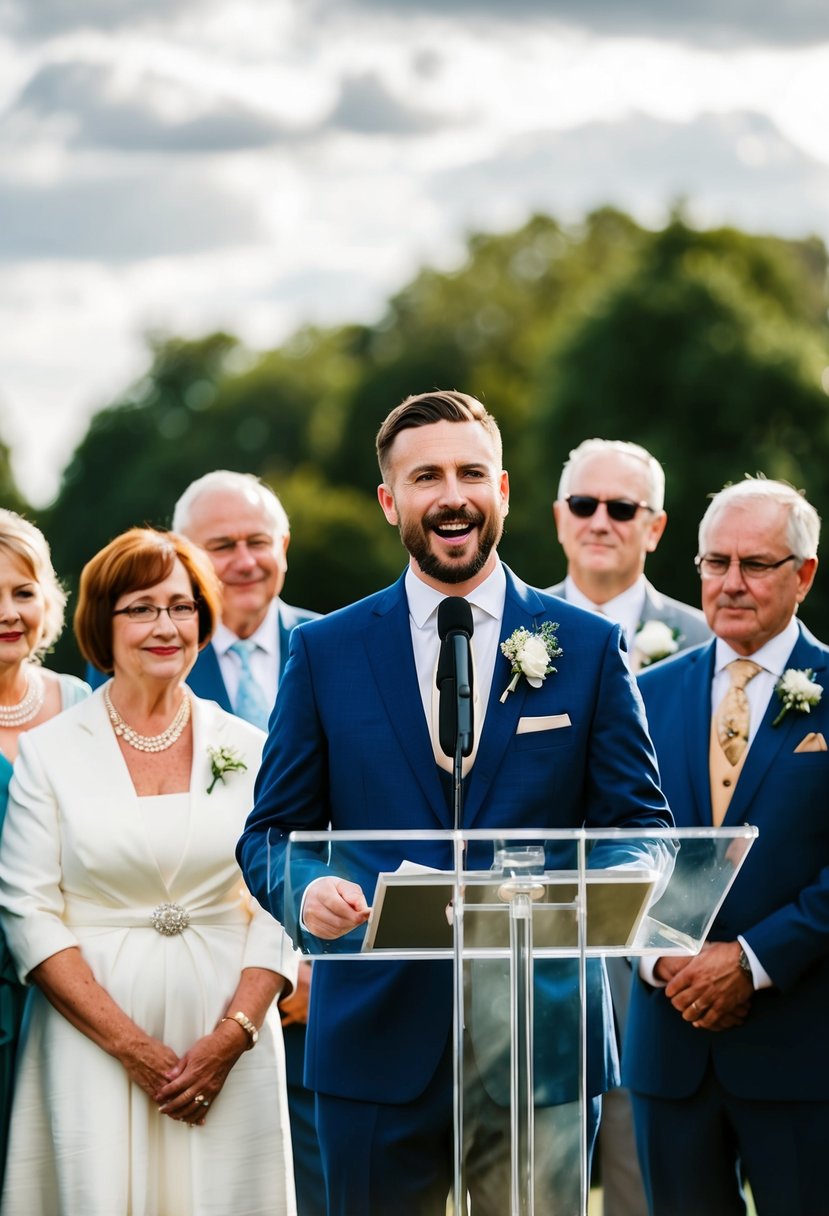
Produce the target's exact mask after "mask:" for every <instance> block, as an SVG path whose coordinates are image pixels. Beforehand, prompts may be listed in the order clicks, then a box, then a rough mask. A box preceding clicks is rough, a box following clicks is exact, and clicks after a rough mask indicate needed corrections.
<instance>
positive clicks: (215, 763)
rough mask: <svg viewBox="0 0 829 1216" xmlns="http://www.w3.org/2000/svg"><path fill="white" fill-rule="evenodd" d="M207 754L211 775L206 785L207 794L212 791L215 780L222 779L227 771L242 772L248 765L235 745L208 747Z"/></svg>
mask: <svg viewBox="0 0 829 1216" xmlns="http://www.w3.org/2000/svg"><path fill="white" fill-rule="evenodd" d="M207 754H208V756H209V757H210V773H211V776H212V777H213V780H212V781H211V782H210V785H208V787H207V792H208V794H212V793H213V786H214V785H215V784H216V782H217V781H222V782H223V781H224V779H225V775H226V774H227V773H238V772H244V771H246V769H247V767H248V766H247V765H246V764H245V762H244V760H243V759H242V757H241V756H240V755H239V754H238V752H237V751H236V748H235V747H208V749H207Z"/></svg>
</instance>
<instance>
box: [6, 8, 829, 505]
mask: <svg viewBox="0 0 829 1216" xmlns="http://www.w3.org/2000/svg"><path fill="white" fill-rule="evenodd" d="M620 14H622V17H620ZM827 37H829V8H827V7H826V6H825V5H824V4H823V2H822V0H821V3H820V4H817V3H811V2H809V3H807V2H806V0H795V2H793V3H788V4H786V5H772V3H771V0H751V2H750V0H719V2H718V3H717V2H715V0H700V3H699V4H696V5H690V6H689V5H685V6H676V5H673V6H671V5H666V4H664V3H663V0H647V2H646V0H639V2H638V3H634V4H632V5H619V4H618V3H617V2H616V0H550V2H548V0H514V3H511V4H509V5H507V4H504V3H502V0H497V2H496V0H0V119H2V121H0V211H2V215H3V223H2V225H0V260H2V262H3V274H2V275H0V325H1V326H2V332H3V333H4V335H5V338H4V351H3V360H2V363H0V409H3V410H4V411H5V418H6V419H7V421H5V420H4V418H3V417H2V416H0V432H2V434H3V436H4V437H8V438H9V439H11V440H12V441H13V443H14V448H15V461H16V467H17V468H18V470H19V471H20V475H21V478H22V479H23V482H24V487H25V489H26V490H27V491H28V492H29V493H31V494H33V495H34V496H35V498H36V499H40V500H42V499H43V498H45V497H46V496H48V495H49V494H51V493H52V492H53V491H54V489H55V486H56V483H57V476H58V473H59V470H60V467H61V466H62V465H63V464H64V463H65V461H66V459H67V458H68V455H69V450H68V445H70V444H71V443H74V442H75V441H76V439H77V438H78V437H79V436H80V434H81V433H82V431H83V429H84V427H85V423H86V419H87V417H88V414H89V411H90V410H91V409H93V408H95V407H99V406H100V405H102V404H104V403H105V402H106V401H107V400H109V399H110V398H111V397H112V396H113V395H114V394H115V393H117V392H118V391H119V390H121V389H123V388H125V387H126V385H127V384H128V383H129V382H130V381H131V380H132V379H133V378H134V376H136V375H138V374H139V373H140V371H141V370H143V367H144V366H145V363H146V354H145V348H144V344H143V339H142V334H143V332H144V331H146V330H148V329H156V328H162V329H168V330H169V331H171V332H181V333H185V334H198V333H200V332H205V331H207V330H209V329H212V328H224V329H228V330H230V331H232V332H235V333H238V334H239V336H240V337H241V338H242V339H243V340H245V341H247V342H249V343H252V344H254V345H257V346H268V345H273V344H275V343H278V342H279V341H281V340H282V339H283V338H285V337H286V336H287V335H288V334H290V333H291V332H292V331H294V330H295V329H296V328H298V327H299V326H300V325H301V324H302V323H303V322H305V321H306V320H313V321H316V322H318V323H322V324H329V323H337V322H339V321H350V320H373V319H375V318H376V317H377V316H378V315H379V314H380V312H381V310H382V307H383V303H384V300H385V299H386V298H387V296H388V295H389V294H390V293H391V292H393V291H394V290H396V289H398V288H399V287H400V286H401V285H402V284H403V283H405V281H406V280H407V279H408V278H409V277H410V276H411V275H412V274H414V273H415V272H416V270H417V269H418V267H419V266H420V265H421V264H422V263H423V262H429V263H431V264H437V265H448V264H450V263H451V261H452V259H453V258H456V257H458V256H459V252H460V250H461V248H462V242H463V237H464V234H465V233H466V232H468V231H469V230H470V229H472V228H474V227H486V228H489V227H492V228H497V229H503V228H508V227H511V226H514V225H517V224H520V223H521V222H523V220H524V219H525V218H526V217H527V216H528V215H529V214H530V213H531V211H533V210H538V209H543V210H549V211H551V212H552V213H554V214H556V215H558V216H559V217H561V218H578V217H580V216H581V215H582V214H583V213H584V211H585V210H586V209H588V208H590V207H594V206H597V205H601V204H604V203H615V204H616V205H617V206H620V207H623V208H628V209H630V210H631V211H632V212H633V213H634V214H635V215H636V216H637V218H639V219H640V220H641V221H643V222H650V223H654V224H656V223H660V222H661V221H662V220H663V219H664V218H665V216H666V214H667V211H668V208H669V207H670V206H671V204H672V203H673V202H674V201H675V200H676V198H677V197H678V196H680V195H687V196H688V197H689V198H690V200H691V204H690V205H691V214H692V215H694V216H696V217H698V218H699V219H701V220H704V221H705V222H710V223H720V222H731V223H736V224H741V225H744V226H745V227H747V228H750V229H754V230H758V229H762V230H765V231H773V232H778V233H780V234H781V235H806V234H807V233H809V232H811V231H816V232H818V233H819V234H822V235H823V236H824V237H827V236H829V187H828V186H827V173H829V125H827V124H826V123H825V121H824V112H825V81H826V80H827V79H828V78H829V42H827ZM6 432H8V433H7V434H6Z"/></svg>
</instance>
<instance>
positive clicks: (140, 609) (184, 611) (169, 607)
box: [112, 600, 199, 625]
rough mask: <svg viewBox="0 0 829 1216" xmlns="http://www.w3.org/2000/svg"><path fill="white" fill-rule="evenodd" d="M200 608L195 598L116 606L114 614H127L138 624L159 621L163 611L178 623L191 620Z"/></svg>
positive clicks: (126, 615)
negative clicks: (167, 602) (122, 606)
mask: <svg viewBox="0 0 829 1216" xmlns="http://www.w3.org/2000/svg"><path fill="white" fill-rule="evenodd" d="M198 610H199V606H198V604H196V603H194V601H193V600H179V601H178V603H177V604H166V605H164V607H162V606H161V605H160V604H130V606H129V608H116V609H115V610H114V612H113V613H112V615H113V616H125V617H126V618H127V620H129V621H133V622H134V623H135V624H137V625H149V624H150V622H151V621H157V620H158V618H159V617H160V616H161V614H162V612H166V613H167V615H168V617H169V618H170V620H171V621H172V622H173V623H174V624H175V625H178V624H180V623H181V622H182V621H191V620H192V619H193V617H194V616H195V615H196V613H197V612H198Z"/></svg>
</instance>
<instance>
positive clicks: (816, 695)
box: [772, 667, 823, 726]
mask: <svg viewBox="0 0 829 1216" xmlns="http://www.w3.org/2000/svg"><path fill="white" fill-rule="evenodd" d="M814 674H815V673H814V671H813V670H812V668H811V667H807V668H805V670H803V671H798V669H797V668H796V667H787V668H786V670H785V671H784V672H783V674H782V676H781V677H780V679H779V680H778V681H777V684H776V685H775V687H774V691H775V692H776V693H777V695H778V697H779V698H780V700H781V701H782V703H783V704H782V708H781V710H780V713H779V714H778V715H777V717H776V718H775V719H774V721H773V722H772V726H777V725H778V724H779V723H780V722H782V721H783V719H784V718H785V716H786V714H787V713H788V712H789V710H790V709H796V710H797V712H798V713H800V714H808V713H810V712H811V709H812V706H813V705H817V704H818V702H819V701H820V699H821V697H822V696H823V689H822V687H821V686H820V684H816V683H815V681H814V680H813V679H812V676H813V675H814Z"/></svg>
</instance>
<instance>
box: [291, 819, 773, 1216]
mask: <svg viewBox="0 0 829 1216" xmlns="http://www.w3.org/2000/svg"><path fill="white" fill-rule="evenodd" d="M756 835H757V832H756V829H755V828H752V827H749V826H743V827H739V828H697V829H687V828H686V829H676V828H675V829H667V828H665V829H649V830H640V831H635V832H628V831H623V830H620V829H594V830H590V829H580V830H573V831H541V830H524V831H517V830H516V831H506V830H505V831H498V832H489V831H474V830H471V831H459V832H453V831H440V832H422V831H411V832H406V831H394V832H384V833H378V832H365V831H332V832H294V833H291V835H290V836H289V837H288V838H287V839H285V838H284V837H280V836H277V835H275V834H274V835H273V837H272V838H271V839H270V840H269V876H270V884H271V888H272V889H276V888H280V891H279V894H280V897H281V904H282V907H283V909H284V912H283V920H284V923H285V928H286V929H287V931H288V933H289V934H290V936H291V937H292V939H293V940H294V942H295V943H296V944H297V946H298V947H299V948H300V949H301V950H302V952H303V953H305V954H307V955H309V956H312V957H313V958H314V959H315V960H316V961H315V965H319V966H325V962H326V960H333V959H336V960H338V961H340V962H342V961H346V960H347V961H349V962H350V963H351V965H353V966H355V967H372V966H377V965H382V963H383V962H391V961H395V962H399V961H406V962H412V963H414V962H422V963H424V964H426V965H428V963H429V962H434V961H436V960H451V961H452V964H453V966H452V994H451V998H450V997H448V999H451V1000H452V1003H453V1011H452V1024H453V1047H454V1051H453V1060H454V1145H453V1150H454V1188H453V1208H452V1210H453V1212H454V1213H455V1216H460V1214H461V1213H463V1214H464V1216H465V1214H466V1213H467V1211H468V1208H467V1202H468V1199H467V1196H468V1194H469V1193H470V1192H471V1193H472V1195H473V1202H472V1209H471V1210H472V1213H473V1216H474V1212H475V1203H474V1190H475V1186H476V1185H482V1186H486V1185H487V1183H486V1178H487V1176H488V1169H489V1168H490V1166H491V1168H492V1170H493V1171H495V1170H496V1169H497V1168H498V1167H499V1165H500V1171H501V1173H500V1176H501V1177H503V1172H504V1163H503V1162H501V1163H497V1162H495V1161H492V1162H489V1161H487V1160H486V1158H484V1159H483V1160H482V1159H481V1158H480V1156H478V1157H475V1158H474V1164H473V1163H472V1159H471V1158H469V1156H468V1151H467V1150H468V1149H469V1147H470V1145H474V1144H475V1129H476V1123H477V1120H478V1119H479V1111H480V1109H482V1108H483V1106H484V1105H485V1108H486V1109H487V1110H488V1111H493V1110H494V1111H496V1112H503V1126H504V1130H505V1133H506V1134H505V1136H504V1137H502V1139H503V1140H504V1142H505V1143H506V1144H508V1149H509V1152H508V1161H507V1162H506V1168H507V1169H508V1179H509V1182H508V1190H509V1195H508V1198H505V1201H504V1204H503V1207H502V1209H501V1210H503V1211H504V1212H505V1213H506V1212H509V1213H510V1216H533V1214H534V1213H536V1212H537V1213H538V1216H584V1214H585V1213H586V1211H587V1195H588V1189H589V1176H588V1161H587V1130H586V1129H587V1113H588V1103H589V1099H590V1095H591V1094H592V1093H596V1092H598V1088H599V1087H597V1085H596V1084H595V1075H596V1073H597V1072H599V1071H601V1069H602V1067H604V1066H605V1065H606V1062H607V1061H606V1059H605V1054H606V1052H607V1051H608V1050H610V1051H611V1052H612V1050H613V1049H612V1047H609V1044H610V1043H611V1041H612V1021H611V1019H612V1014H611V1011H610V1007H609V996H608V988H607V983H606V975H605V966H604V961H603V960H604V958H605V957H607V956H623V957H626V958H628V959H630V960H631V961H632V965H633V966H634V967H636V966H637V960H638V959H639V958H641V957H642V956H646V955H652V956H655V957H658V956H660V955H688V956H690V955H693V954H696V953H697V952H698V951H699V950H700V949H701V947H702V945H703V942H704V940H705V937H706V934H707V933H708V930H709V928H710V926H711V923H712V921H713V919H714V917H715V915H716V912H717V910H718V908H719V907H720V905H721V904H722V902H723V900H724V899H725V897H726V895H727V893H728V890H729V888H730V886H731V884H732V882H733V881H734V879H735V877H736V876H737V873H738V872H739V869H740V867H741V865H742V863H743V860H744V858H745V856H746V854H747V853H748V850H749V849H750V847H751V845H752V844H753V842H754V839H755V837H756ZM328 875H334V876H336V877H339V878H345V879H348V880H349V881H352V882H355V883H358V884H359V885H360V886H361V887H362V889H363V892H364V894H365V897H366V900H367V901H368V903H369V904H370V905H371V908H372V914H371V918H370V920H369V921H368V923H367V924H365V925H362V926H360V927H359V928H357V929H355V930H353V931H352V932H350V933H347V934H345V935H344V936H342V937H340V938H337V939H334V940H328V939H323V938H318V937H314V936H313V935H312V934H310V933H309V932H308V931H307V930H306V929H305V928H304V927H303V923H302V916H301V909H302V898H303V892H304V891H305V890H306V888H307V886H308V884H309V883H310V882H312V881H314V880H315V879H317V878H320V877H325V876H328ZM447 995H448V994H447ZM404 1049H405V1046H404ZM482 1094H483V1095H484V1098H483V1100H482V1099H481V1095H482ZM468 1161H469V1168H468V1170H467V1163H468ZM492 1176H493V1177H495V1176H496V1175H495V1173H494V1172H493V1174H492ZM482 1179H483V1181H481V1180H482ZM545 1188H548V1189H547V1190H545Z"/></svg>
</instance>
